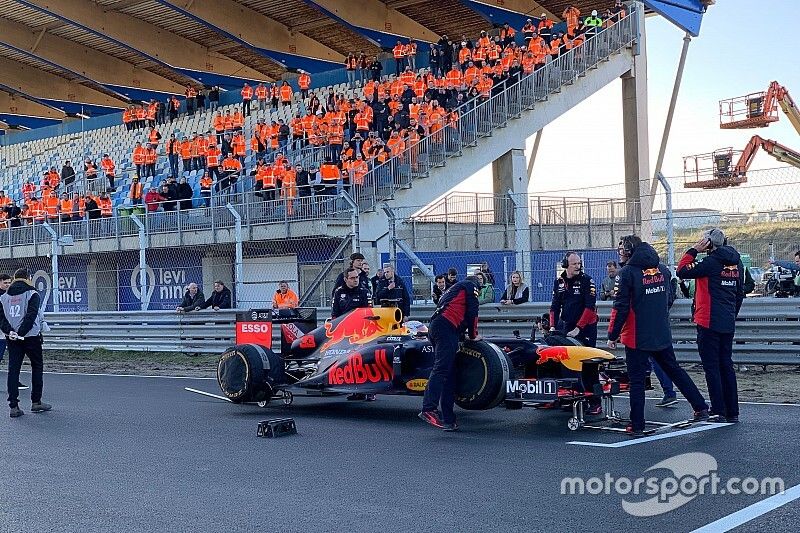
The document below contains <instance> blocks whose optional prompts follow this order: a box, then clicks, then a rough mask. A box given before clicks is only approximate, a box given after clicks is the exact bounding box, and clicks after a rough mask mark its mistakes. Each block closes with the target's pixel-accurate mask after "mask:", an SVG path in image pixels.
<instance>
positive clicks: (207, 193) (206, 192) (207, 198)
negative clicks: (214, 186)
mask: <svg viewBox="0 0 800 533" xmlns="http://www.w3.org/2000/svg"><path fill="white" fill-rule="evenodd" d="M200 196H201V197H202V198H203V202H205V206H206V207H211V189H200Z"/></svg>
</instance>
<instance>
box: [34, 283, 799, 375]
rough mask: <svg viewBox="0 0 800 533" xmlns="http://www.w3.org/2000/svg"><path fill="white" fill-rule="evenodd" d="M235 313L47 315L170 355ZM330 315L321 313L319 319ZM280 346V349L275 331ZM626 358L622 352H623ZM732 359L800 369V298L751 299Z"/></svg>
mask: <svg viewBox="0 0 800 533" xmlns="http://www.w3.org/2000/svg"><path fill="white" fill-rule="evenodd" d="M548 309H549V304H547V303H531V304H524V305H520V306H515V307H499V306H497V305H492V304H489V305H485V306H482V307H481V320H480V331H481V334H483V335H484V336H487V337H491V336H499V335H503V336H509V335H512V334H513V333H514V331H519V334H520V335H521V336H522V337H528V336H529V335H530V332H531V328H532V327H533V321H534V318H535V317H537V316H541V315H542V314H543V313H546V312H547V311H548ZM433 310H434V308H433V307H432V306H430V305H427V306H425V305H423V306H415V307H414V308H413V309H412V316H413V317H414V318H422V319H427V317H429V316H430V315H431V314H432V313H433ZM235 313H236V311H235V310H227V311H197V312H193V313H188V314H182V315H178V314H176V313H174V312H169V311H148V312H117V313H48V314H47V315H46V318H47V321H48V323H49V325H50V327H51V331H50V332H49V333H47V334H46V339H45V347H46V348H47V349H52V350H91V349H94V348H105V349H108V350H127V351H141V352H149V351H163V352H178V353H221V352H222V350H224V349H225V348H226V347H228V346H230V345H231V344H233V337H234V322H235ZM598 313H599V315H600V324H599V338H598V343H599V346H601V347H602V345H603V344H604V343H605V340H606V335H605V332H606V327H607V325H608V317H609V315H610V313H611V305H610V303H608V302H599V303H598ZM329 314H330V309H325V308H321V309H320V310H319V316H320V317H325V316H328V315H329ZM671 319H672V335H673V341H674V343H675V353H676V355H677V357H678V360H679V361H681V362H691V363H696V362H699V361H700V359H699V356H698V355H697V345H696V343H695V335H696V330H695V325H694V324H693V323H692V322H691V311H690V303H689V302H688V301H686V300H678V301H677V302H676V303H675V305H674V306H673V308H672V313H671ZM275 329H276V330H277V331H275V332H274V334H275V337H274V342H273V346H275V347H276V348H277V347H278V346H280V340H279V337H278V335H279V334H280V333H279V332H280V328H275ZM618 353H621V352H618ZM733 359H734V361H735V362H736V363H740V364H755V365H800V301H798V300H791V299H786V300H776V299H753V300H747V301H745V302H744V305H743V307H742V311H741V313H740V315H739V321H738V323H737V331H736V338H735V344H734V350H733Z"/></svg>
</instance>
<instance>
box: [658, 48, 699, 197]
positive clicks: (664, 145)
mask: <svg viewBox="0 0 800 533" xmlns="http://www.w3.org/2000/svg"><path fill="white" fill-rule="evenodd" d="M691 42H692V36H691V35H689V32H686V35H684V37H683V48H682V49H681V58H680V61H678V72H677V73H676V74H675V85H674V86H673V87H672V98H671V99H670V101H669V110H668V111H667V120H666V122H665V123H664V133H663V134H662V135H661V146H660V147H659V149H658V159H656V169H655V173H654V174H653V181H652V183H651V184H650V201H651V202H653V201H654V200H655V195H656V191H657V190H658V184H659V177H658V175H659V174H661V167H662V166H663V165H664V156H665V154H666V152H667V142H669V133H670V130H671V129H672V119H673V118H674V116H675V106H676V105H677V103H678V93H679V92H680V90H681V81H682V80H683V70H684V67H686V56H687V55H688V53H689V44H690V43H691Z"/></svg>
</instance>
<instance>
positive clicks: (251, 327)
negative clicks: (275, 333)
mask: <svg viewBox="0 0 800 533" xmlns="http://www.w3.org/2000/svg"><path fill="white" fill-rule="evenodd" d="M242 333H269V324H248V323H245V324H242Z"/></svg>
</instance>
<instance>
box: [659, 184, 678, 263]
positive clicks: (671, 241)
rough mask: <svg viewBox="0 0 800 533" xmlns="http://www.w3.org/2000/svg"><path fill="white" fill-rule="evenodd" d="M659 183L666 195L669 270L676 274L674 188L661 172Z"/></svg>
mask: <svg viewBox="0 0 800 533" xmlns="http://www.w3.org/2000/svg"><path fill="white" fill-rule="evenodd" d="M656 177H657V178H658V181H660V182H661V186H662V187H664V192H665V193H666V196H667V197H666V205H665V207H664V209H665V211H666V212H665V216H666V220H665V221H666V226H667V260H668V261H669V263H668V264H669V268H670V269H671V270H672V271H673V272H674V271H675V224H674V218H673V213H672V187H670V185H669V182H668V181H667V178H665V177H664V174H662V173H661V172H659V173H658V174H656Z"/></svg>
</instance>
